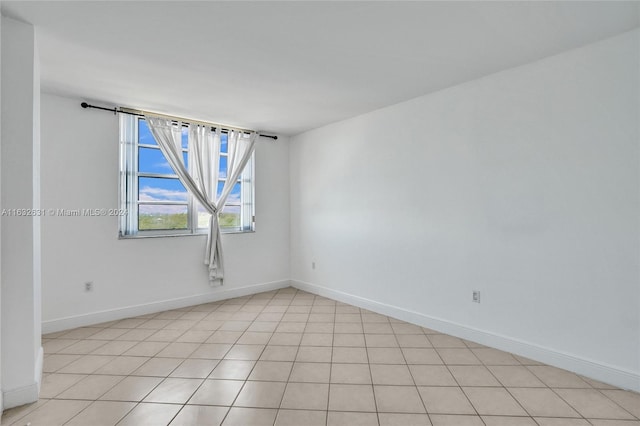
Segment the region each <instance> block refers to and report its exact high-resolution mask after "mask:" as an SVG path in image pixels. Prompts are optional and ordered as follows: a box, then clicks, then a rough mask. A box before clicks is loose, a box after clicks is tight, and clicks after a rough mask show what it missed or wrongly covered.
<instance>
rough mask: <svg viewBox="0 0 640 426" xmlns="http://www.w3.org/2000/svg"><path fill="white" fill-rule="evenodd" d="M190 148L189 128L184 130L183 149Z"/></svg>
mask: <svg viewBox="0 0 640 426" xmlns="http://www.w3.org/2000/svg"><path fill="white" fill-rule="evenodd" d="M187 148H189V128H188V127H183V128H182V149H187Z"/></svg>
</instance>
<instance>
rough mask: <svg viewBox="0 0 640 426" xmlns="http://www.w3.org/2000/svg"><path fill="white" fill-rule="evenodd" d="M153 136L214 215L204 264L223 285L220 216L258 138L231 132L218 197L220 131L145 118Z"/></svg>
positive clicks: (255, 134)
mask: <svg viewBox="0 0 640 426" xmlns="http://www.w3.org/2000/svg"><path fill="white" fill-rule="evenodd" d="M145 120H146V121H147V124H148V126H149V130H150V131H151V134H152V135H153V137H154V138H155V140H156V142H157V143H158V146H159V147H160V150H161V151H162V153H163V154H164V156H165V157H166V159H167V161H168V163H169V165H170V166H171V168H172V169H173V171H174V172H175V174H176V175H177V176H178V178H179V179H180V182H182V184H183V185H184V187H185V188H186V189H187V191H189V193H190V194H191V195H193V197H194V198H195V199H196V200H197V201H198V202H199V203H200V204H201V205H202V206H203V207H204V208H205V209H206V210H207V211H208V212H209V213H210V214H211V217H210V219H209V227H208V230H207V244H206V246H205V256H204V263H205V265H207V266H208V268H209V280H210V282H211V283H212V284H213V283H215V282H218V283H219V284H220V285H222V282H223V278H224V262H223V253H222V242H221V238H220V224H219V214H220V212H222V209H223V208H224V205H225V202H226V200H227V198H228V197H229V194H231V191H232V190H233V186H234V185H235V183H236V182H237V180H238V178H239V176H240V174H241V173H242V170H243V169H244V167H245V165H246V164H247V161H249V159H250V158H251V155H252V154H253V151H254V149H255V143H256V140H257V138H258V134H257V133H255V132H252V133H250V134H247V133H244V132H240V131H236V130H229V131H228V135H227V136H228V138H227V140H228V142H227V144H228V145H227V146H228V148H227V149H228V159H227V177H226V180H225V181H224V182H225V184H224V187H223V188H222V192H221V194H220V196H219V197H217V198H216V195H217V187H218V181H219V178H220V177H219V170H220V149H221V141H220V134H221V130H220V128H216V129H215V130H212V129H211V128H210V127H208V126H203V125H198V124H183V123H180V122H178V123H176V122H173V121H171V120H168V119H165V118H161V117H154V116H151V115H145ZM183 125H187V126H188V128H189V132H188V135H189V142H188V143H189V149H190V152H191V155H192V160H193V161H191V164H190V165H189V167H187V166H186V165H185V164H184V159H183V156H182V128H183Z"/></svg>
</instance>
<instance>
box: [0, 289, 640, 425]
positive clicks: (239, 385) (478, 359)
mask: <svg viewBox="0 0 640 426" xmlns="http://www.w3.org/2000/svg"><path fill="white" fill-rule="evenodd" d="M43 346H44V350H45V359H44V371H45V375H44V378H43V385H42V392H41V399H40V400H39V401H38V402H37V403H34V404H30V405H27V406H23V407H17V408H14V409H10V410H7V411H6V412H5V413H4V414H3V416H2V425H3V426H4V425H28V424H30V425H31V426H38V425H46V426H54V425H63V424H64V425H82V426H100V425H116V424H117V425H118V426H125V425H133V426H143V425H153V426H155V425H168V424H171V425H191V426H194V425H198V426H200V425H203V426H204V425H219V424H223V425H225V426H228V425H242V426H251V425H269V426H273V425H278V426H283V425H295V426H313V425H331V426H333V425H345V426H357V425H367V426H369V425H381V426H387V425H399V426H403V425H435V426H444V425H454V426H466V425H469V426H475V425H486V426H500V425H505V426H529V425H539V426H588V425H591V426H632V425H640V421H639V420H638V419H639V418H640V395H639V394H637V393H633V392H626V391H623V390H620V389H616V388H614V387H612V386H608V385H606V384H603V383H599V382H596V381H593V380H590V379H587V378H585V377H581V376H578V375H576V374H573V373H570V372H567V371H563V370H560V369H557V368H554V367H550V366H547V365H543V364H540V363H538V362H535V361H531V360H529V359H525V358H522V357H519V356H516V355H513V354H509V353H506V352H502V351H499V350H496V349H492V348H488V347H485V346H482V345H478V344H475V343H472V342H469V341H464V340H461V339H458V338H456V337H452V336H448V335H444V334H440V333H437V332H435V331H433V330H428V329H424V328H421V327H418V326H416V325H413V324H408V323H406V322H402V321H398V320H395V319H393V318H389V317H386V316H383V315H379V314H376V313H373V312H370V311H366V310H364V309H359V308H356V307H353V306H350V305H346V304H343V303H339V302H335V301H333V300H330V299H326V298H323V297H319V296H315V295H313V294H309V293H305V292H303V291H298V290H296V289H293V288H287V289H282V290H279V291H272V292H267V293H261V294H256V295H253V296H247V297H241V298H236V299H230V300H225V301H220V302H215V303H207V304H204V305H198V306H192V307H188V308H184V309H176V310H173V311H167V312H160V313H157V314H151V315H144V316H141V317H137V318H129V319H124V320H121V321H113V322H110V323H105V324H99V325H95V326H92V327H82V328H78V329H75V330H69V331H63V332H59V333H53V334H49V335H46V336H43Z"/></svg>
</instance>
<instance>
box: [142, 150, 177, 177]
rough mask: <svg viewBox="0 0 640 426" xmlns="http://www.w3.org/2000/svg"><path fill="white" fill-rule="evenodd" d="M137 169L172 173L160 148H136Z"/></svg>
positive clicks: (146, 171) (166, 173)
mask: <svg viewBox="0 0 640 426" xmlns="http://www.w3.org/2000/svg"><path fill="white" fill-rule="evenodd" d="M138 171H140V172H142V173H160V174H165V175H172V174H174V173H173V170H172V169H171V166H170V165H169V163H168V162H167V160H166V159H165V158H164V155H163V154H162V151H160V149H153V148H138Z"/></svg>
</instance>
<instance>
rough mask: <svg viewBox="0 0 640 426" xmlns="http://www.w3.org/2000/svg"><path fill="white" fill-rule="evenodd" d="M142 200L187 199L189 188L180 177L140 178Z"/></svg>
mask: <svg viewBox="0 0 640 426" xmlns="http://www.w3.org/2000/svg"><path fill="white" fill-rule="evenodd" d="M138 200H140V201H185V202H186V201H187V190H186V189H185V187H184V186H182V184H181V183H180V181H179V180H178V179H169V178H147V177H141V178H138Z"/></svg>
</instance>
